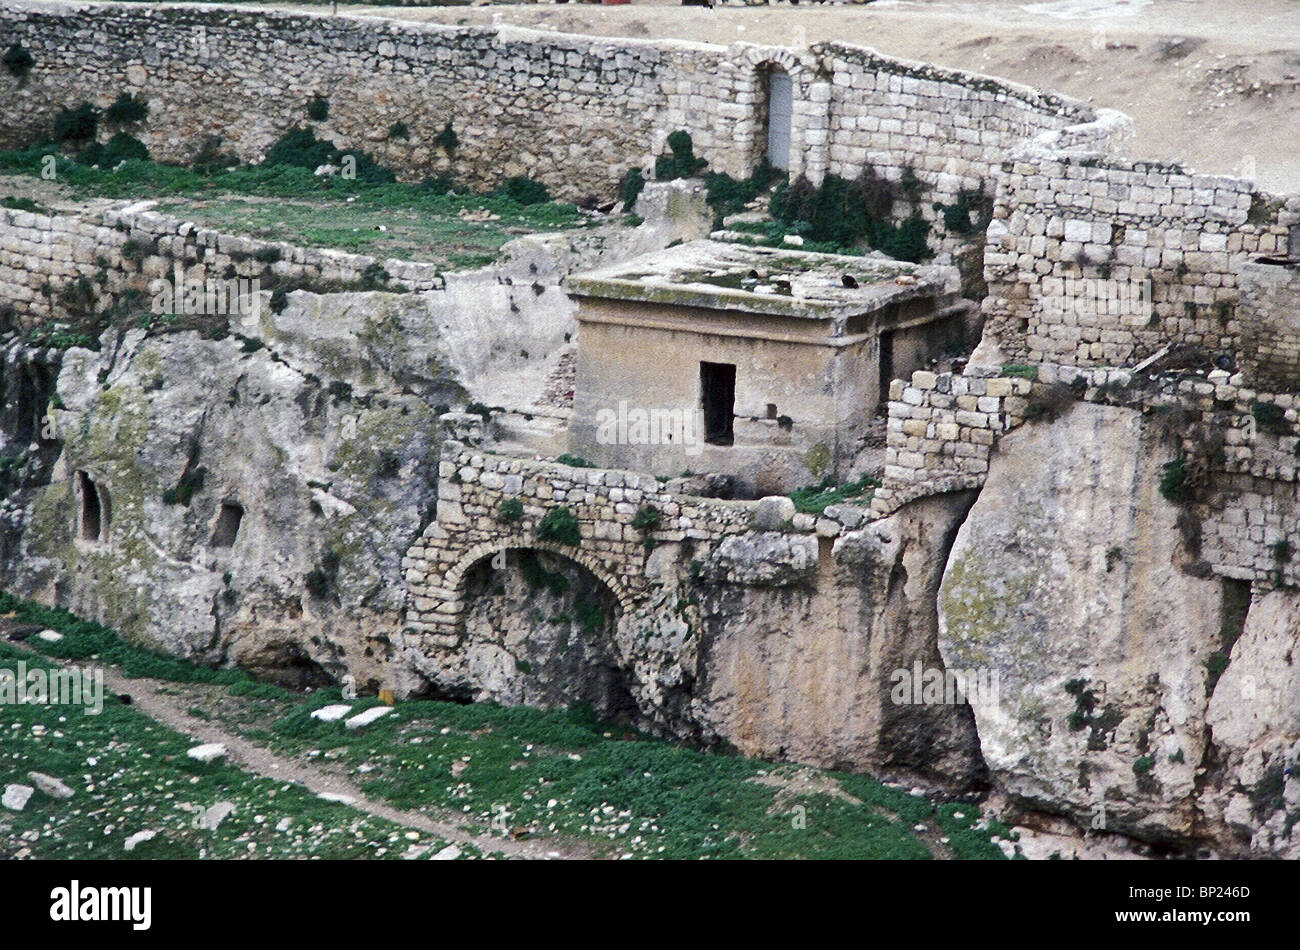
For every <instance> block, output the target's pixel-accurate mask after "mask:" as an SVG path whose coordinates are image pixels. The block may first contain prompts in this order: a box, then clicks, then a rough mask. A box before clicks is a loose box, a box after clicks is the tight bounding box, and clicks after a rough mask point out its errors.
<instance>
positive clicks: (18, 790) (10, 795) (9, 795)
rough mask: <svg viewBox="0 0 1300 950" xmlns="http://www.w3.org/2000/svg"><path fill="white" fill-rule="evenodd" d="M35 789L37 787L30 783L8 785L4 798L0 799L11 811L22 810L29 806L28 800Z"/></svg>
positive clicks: (0, 802)
mask: <svg viewBox="0 0 1300 950" xmlns="http://www.w3.org/2000/svg"><path fill="white" fill-rule="evenodd" d="M34 791H36V789H34V788H32V787H31V786H30V785H6V786H5V794H4V798H2V799H0V804H2V805H4V806H5V808H8V809H9V810H10V811H22V810H23V809H24V808H26V807H27V800H28V799H29V798H31V797H32V792H34Z"/></svg>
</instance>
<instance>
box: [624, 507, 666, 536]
mask: <svg viewBox="0 0 1300 950" xmlns="http://www.w3.org/2000/svg"><path fill="white" fill-rule="evenodd" d="M662 521H663V516H662V515H660V514H659V509H657V508H655V507H653V506H651V505H642V506H641V507H640V508H638V509H637V511H636V514H635V515H633V516H632V527H634V528H636V529H637V530H638V531H640V532H642V533H646V532H650V531H654V530H656V529H657V528H658V527H659V525H660V524H661V523H662Z"/></svg>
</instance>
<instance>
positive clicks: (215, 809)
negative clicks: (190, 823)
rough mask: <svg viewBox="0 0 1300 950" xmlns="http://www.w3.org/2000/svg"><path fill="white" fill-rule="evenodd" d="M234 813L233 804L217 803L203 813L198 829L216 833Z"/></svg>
mask: <svg viewBox="0 0 1300 950" xmlns="http://www.w3.org/2000/svg"><path fill="white" fill-rule="evenodd" d="M234 812H235V803H234V802H217V803H216V804H215V805H213V806H212V807H211V808H209V809H208V810H207V811H205V812H204V813H203V820H202V821H200V822H199V827H200V828H202V829H203V830H204V831H216V830H217V829H218V828H219V827H221V823H222V822H223V821H225V820H226V819H227V818H229V817H230V816H231V815H232V814H234Z"/></svg>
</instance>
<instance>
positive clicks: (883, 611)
mask: <svg viewBox="0 0 1300 950" xmlns="http://www.w3.org/2000/svg"><path fill="white" fill-rule="evenodd" d="M971 499H972V493H969V492H965V493H958V494H953V495H947V496H938V497H934V498H929V499H925V500H924V501H921V502H917V503H915V504H912V505H908V506H905V507H904V508H903V509H901V510H900V511H899V512H898V513H897V514H896V515H894V516H893V517H891V518H888V519H885V520H882V521H877V522H874V523H871V524H869V525H867V526H866V527H864V528H862V529H861V530H858V531H854V532H850V533H848V534H844V535H842V536H841V537H840V538H838V539H837V540H835V541H834V542H832V541H831V539H829V538H820V539H817V538H812V537H809V538H807V540H806V542H805V543H806V544H807V545H808V554H807V555H804V556H806V557H807V558H808V562H807V564H806V566H800V565H799V564H798V563H796V562H795V561H794V559H792V558H791V557H789V555H791V554H793V553H795V551H796V550H797V551H798V553H800V554H803V551H804V549H803V548H798V549H795V548H793V547H791V548H790V550H789V551H786V550H784V549H782V550H774V549H773V548H774V545H775V542H774V541H770V540H768V539H771V538H773V537H774V536H773V535H770V534H763V533H754V534H749V535H741V536H738V537H735V538H728V539H726V540H725V541H723V542H722V544H721V545H720V546H719V549H718V551H717V553H716V554H715V555H714V557H713V558H712V559H711V561H709V562H708V564H707V565H706V567H705V571H704V577H705V580H706V584H705V586H704V587H703V588H702V589H701V590H700V592H699V603H700V623H701V628H702V629H701V644H700V647H699V657H700V665H699V673H698V683H697V685H696V689H695V698H694V703H693V708H694V709H695V710H696V716H697V717H698V719H699V720H700V721H701V723H702V724H703V725H704V729H705V732H706V733H707V734H710V735H714V736H719V737H723V738H725V739H727V740H728V741H729V742H731V743H732V744H733V745H735V746H736V747H737V748H739V749H740V750H741V751H743V752H745V753H747V754H751V755H760V756H774V757H788V758H790V759H793V760H796V761H800V762H810V763H816V764H819V765H825V766H834V767H843V768H858V769H862V768H872V769H886V770H890V771H893V770H905V771H907V772H911V773H915V774H923V775H926V776H928V777H930V778H932V779H935V780H938V781H942V782H947V783H954V784H962V785H967V786H969V785H971V784H978V783H979V782H980V781H981V780H982V776H983V766H982V763H981V762H980V761H979V754H978V750H977V743H976V739H975V734H974V728H973V723H972V720H971V716H970V708H969V707H968V706H966V705H964V704H961V703H955V704H951V705H945V704H941V705H928V706H927V705H921V704H916V705H913V704H904V703H896V702H894V697H893V696H892V694H891V693H892V691H891V685H892V682H893V679H894V674H895V673H896V671H898V670H900V669H908V670H911V669H912V668H913V666H914V664H916V663H918V662H919V663H920V664H921V665H922V667H924V668H936V667H939V666H940V663H941V661H940V659H939V656H938V650H937V645H936V639H935V638H936V634H937V617H936V613H935V607H934V604H935V595H936V593H937V591H938V586H939V580H940V578H941V577H942V574H943V565H944V562H945V559H946V552H947V547H948V544H949V543H951V539H952V536H953V533H954V532H955V530H956V527H957V525H958V524H959V523H960V522H961V518H962V516H963V515H964V514H965V511H966V509H967V507H968V506H969V505H970V503H971ZM777 537H782V536H777Z"/></svg>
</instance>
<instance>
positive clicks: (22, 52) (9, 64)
mask: <svg viewBox="0 0 1300 950" xmlns="http://www.w3.org/2000/svg"><path fill="white" fill-rule="evenodd" d="M0 62H3V63H4V64H5V69H7V70H9V75H11V76H16V77H17V78H19V79H22V78H23V77H24V76H26V75H27V74H28V73H29V72H31V71H32V67H33V66H35V65H36V60H35V59H33V58H32V54H31V53H29V52H27V50H26V48H25V47H24V46H23V45H22V44H21V43H14V44H12V45H11V46H10V47H9V48H8V49H7V50H5V52H4V56H0Z"/></svg>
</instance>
